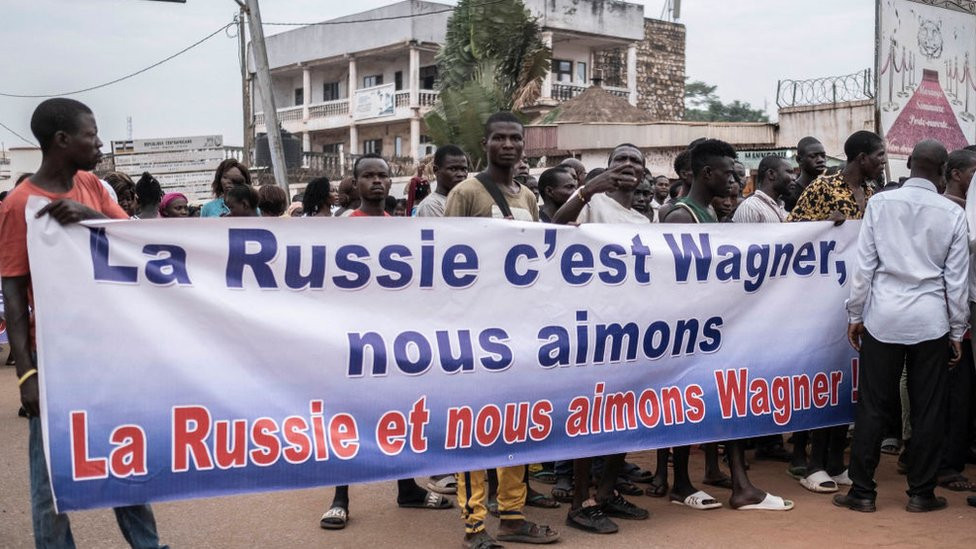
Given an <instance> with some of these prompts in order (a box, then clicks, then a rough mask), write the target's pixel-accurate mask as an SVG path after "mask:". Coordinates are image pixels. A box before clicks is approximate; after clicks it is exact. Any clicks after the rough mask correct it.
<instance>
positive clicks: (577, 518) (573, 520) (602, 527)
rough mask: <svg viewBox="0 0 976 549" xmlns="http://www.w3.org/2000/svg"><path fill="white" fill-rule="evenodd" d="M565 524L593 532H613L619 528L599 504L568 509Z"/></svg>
mask: <svg viewBox="0 0 976 549" xmlns="http://www.w3.org/2000/svg"><path fill="white" fill-rule="evenodd" d="M566 525H567V526H571V527H573V528H577V529H579V530H583V531H584V532H592V533H594V534H615V533H617V530H619V528H617V525H616V524H615V523H614V522H613V521H612V520H610V517H608V516H607V515H606V514H604V513H603V509H601V507H600V506H599V505H590V506H589V507H580V508H579V509H570V510H569V514H567V515H566Z"/></svg>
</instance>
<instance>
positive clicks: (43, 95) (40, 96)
mask: <svg viewBox="0 0 976 549" xmlns="http://www.w3.org/2000/svg"><path fill="white" fill-rule="evenodd" d="M235 24H236V23H234V22H231V23H227V24H226V25H224V26H222V27H220V28H219V29H217V30H215V31H213V32H212V33H210V34H208V35H207V36H204V37H203V38H201V39H200V40H197V41H196V42H194V43H192V44H190V45H189V46H187V47H185V48H183V49H182V50H180V51H178V52H176V53H174V54H173V55H170V56H169V57H167V58H165V59H162V60H160V61H157V62H155V63H153V64H152V65H149V66H148V67H146V68H143V69H140V70H137V71H136V72H133V73H129V74H127V75H125V76H122V77H120V78H116V79H115V80H112V81H110V82H105V83H103V84H98V85H97V86H91V87H88V88H85V89H81V90H74V91H68V92H61V93H50V94H46V93H39V94H20V93H4V92H0V97H19V98H30V99H46V98H49V97H64V96H66V95H76V94H79V93H84V92H89V91H92V90H97V89H101V88H104V87H107V86H111V85H112V84H118V83H119V82H122V81H123V80H128V79H130V78H132V77H134V76H138V75H140V74H142V73H144V72H146V71H148V70H151V69H154V68H156V67H158V66H160V65H162V64H163V63H166V62H167V61H171V60H173V59H175V58H177V57H179V56H180V55H183V54H184V53H186V52H188V51H190V50H192V49H193V48H195V47H197V46H199V45H200V44H203V43H204V42H206V41H207V40H210V39H211V38H213V37H214V36H217V34H219V33H221V32H223V31H224V30H226V29H227V28H228V27H230V26H232V25H235ZM4 127H6V126H4ZM7 129H8V130H9V129H10V128H7ZM21 139H23V138H22V137H21Z"/></svg>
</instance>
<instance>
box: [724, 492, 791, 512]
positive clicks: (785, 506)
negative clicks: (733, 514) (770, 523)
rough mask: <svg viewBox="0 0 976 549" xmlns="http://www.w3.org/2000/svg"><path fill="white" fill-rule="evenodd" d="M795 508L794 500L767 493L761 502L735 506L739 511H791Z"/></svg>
mask: <svg viewBox="0 0 976 549" xmlns="http://www.w3.org/2000/svg"><path fill="white" fill-rule="evenodd" d="M792 508H793V502H792V501H790V500H788V499H783V498H781V497H779V496H774V495H772V494H766V497H764V498H763V500H762V501H761V502H759V503H752V504H749V505H743V506H742V507H735V509H736V510H739V511H789V510H790V509H792Z"/></svg>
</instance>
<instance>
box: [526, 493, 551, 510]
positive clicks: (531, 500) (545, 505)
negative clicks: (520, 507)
mask: <svg viewBox="0 0 976 549" xmlns="http://www.w3.org/2000/svg"><path fill="white" fill-rule="evenodd" d="M525 504H526V505H528V506H529V507H541V508H542V509H558V508H559V502H558V501H556V500H554V499H552V498H551V497H549V496H547V495H545V494H540V493H539V492H534V493H531V494H529V496H528V497H527V498H525Z"/></svg>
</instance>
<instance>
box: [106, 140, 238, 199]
mask: <svg viewBox="0 0 976 549" xmlns="http://www.w3.org/2000/svg"><path fill="white" fill-rule="evenodd" d="M112 152H113V154H114V157H115V158H114V160H115V169H116V170H118V171H120V172H122V173H125V174H126V175H128V176H130V177H132V178H133V179H138V178H139V177H140V176H141V175H142V173H143V172H149V173H151V174H152V175H153V176H154V177H156V179H157V180H158V181H159V184H160V186H162V188H163V191H164V192H181V193H183V194H185V195H187V198H189V199H190V200H191V201H204V200H207V199H209V198H211V191H210V185H211V183H212V182H213V178H214V171H215V170H216V169H217V166H218V165H219V164H220V162H221V161H223V160H224V158H225V153H224V138H223V136H221V135H202V136H189V137H165V138H158V139H135V140H130V141H113V142H112Z"/></svg>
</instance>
